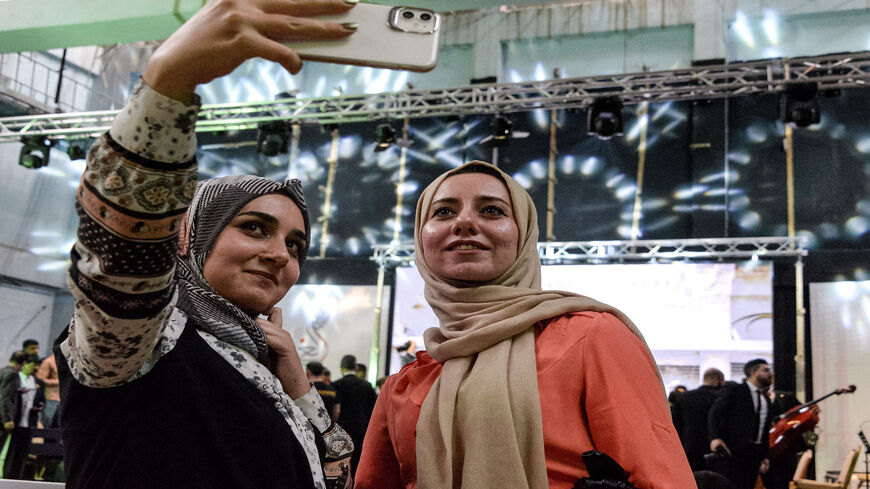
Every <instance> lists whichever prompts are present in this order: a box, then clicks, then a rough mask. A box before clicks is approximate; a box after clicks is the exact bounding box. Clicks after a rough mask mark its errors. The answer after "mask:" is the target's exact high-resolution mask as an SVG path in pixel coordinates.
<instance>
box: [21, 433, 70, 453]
mask: <svg viewBox="0 0 870 489" xmlns="http://www.w3.org/2000/svg"><path fill="white" fill-rule="evenodd" d="M27 453H28V454H29V455H34V456H37V457H63V439H62V438H61V436H60V428H46V429H35V428H34V429H32V430H30V446H29V447H28V450H27Z"/></svg>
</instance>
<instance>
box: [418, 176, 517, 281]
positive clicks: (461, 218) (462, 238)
mask: <svg viewBox="0 0 870 489" xmlns="http://www.w3.org/2000/svg"><path fill="white" fill-rule="evenodd" d="M426 212H427V214H426V219H427V221H426V223H425V224H424V225H423V228H422V229H421V230H420V238H421V243H422V247H423V258H424V259H425V260H426V265H428V266H429V269H430V270H431V271H432V273H433V274H434V275H436V276H438V277H441V278H446V279H452V280H461V281H466V282H481V283H483V282H489V281H491V280H493V279H495V278H497V277H499V276H500V275H502V274H503V273H504V272H506V271H507V270H508V268H510V266H511V265H513V263H514V261H516V259H517V249H518V243H519V229H518V228H517V223H516V220H515V218H514V211H513V207H512V205H511V197H510V193H509V192H508V189H507V186H505V184H504V183H503V182H502V181H501V180H499V179H498V178H496V177H494V176H492V175H488V174H485V173H461V174H458V175H453V176H450V177H448V178H446V179H445V180H444V181H443V182H441V185H440V186H439V187H438V190H437V191H436V192H435V196H434V197H433V199H432V205H431V206H430V207H429V209H427V211H426Z"/></svg>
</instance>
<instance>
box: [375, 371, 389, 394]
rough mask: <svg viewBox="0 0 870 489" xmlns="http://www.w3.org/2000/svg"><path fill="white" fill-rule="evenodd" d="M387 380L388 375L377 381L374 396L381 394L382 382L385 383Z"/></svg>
mask: <svg viewBox="0 0 870 489" xmlns="http://www.w3.org/2000/svg"><path fill="white" fill-rule="evenodd" d="M388 378H390V377H389V375H384V376H383V377H381V378H379V379H378V381H377V383H376V384H375V394H380V393H381V387H383V386H384V382H386V381H387V379H388Z"/></svg>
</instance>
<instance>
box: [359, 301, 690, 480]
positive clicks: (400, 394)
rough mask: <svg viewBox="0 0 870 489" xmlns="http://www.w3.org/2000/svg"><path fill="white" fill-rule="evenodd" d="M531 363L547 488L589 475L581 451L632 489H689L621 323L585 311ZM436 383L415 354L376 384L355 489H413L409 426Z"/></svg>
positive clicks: (547, 330)
mask: <svg viewBox="0 0 870 489" xmlns="http://www.w3.org/2000/svg"><path fill="white" fill-rule="evenodd" d="M535 355H536V364H537V371H538V393H539V395H540V398H541V416H542V422H543V431H544V455H545V458H546V462H547V476H548V479H549V486H550V489H571V488H572V487H573V485H574V482H575V481H576V480H577V479H579V478H582V477H586V476H587V475H588V473H587V472H586V469H585V466H584V465H583V461H582V459H581V457H580V454H582V453H583V452H585V451H587V450H599V451H602V452H604V453H606V454H608V455H610V456H611V457H612V458H614V459H615V460H616V461H617V462H619V463H620V464H621V465H622V466H623V468H625V470H626V472H628V474H629V481H630V482H631V483H632V484H634V485H635V486H636V487H638V488H640V489H653V488H661V489H695V488H696V485H695V479H694V477H693V476H692V472H691V469H690V468H689V464H688V462H687V461H686V456H685V453H684V452H683V449H682V446H681V445H680V439H679V437H678V436H677V433H676V431H675V430H674V426H673V423H672V422H671V417H670V413H669V411H668V408H667V403H666V402H665V393H664V390H663V388H662V384H661V382H660V381H659V378H658V376H657V375H656V372H655V369H656V366H655V365H654V363H653V362H652V359H651V358H650V356H649V355H648V354H647V352H646V349H645V348H644V346H643V344H642V343H641V342H640V340H639V339H638V338H637V337H636V336H634V334H632V333H631V331H629V329H628V328H627V327H626V326H625V325H624V324H622V322H621V321H619V320H618V319H617V318H616V317H614V316H612V315H610V314H606V313H604V314H602V313H597V312H589V311H583V312H576V313H570V314H565V315H562V316H559V317H556V318H553V319H550V320H548V321H542V322H541V323H538V324H537V325H535ZM440 374H441V364H440V363H438V362H436V361H435V360H434V359H433V358H432V357H430V356H429V355H428V354H427V353H426V352H418V353H417V360H416V361H415V362H413V363H410V364H408V365H406V366H405V367H404V368H402V370H401V371H400V372H398V373H397V374H395V375H393V376H391V377H390V378H389V379H388V380H387V382H386V383H385V384H384V386H383V388H382V389H381V394H380V396H379V397H378V401H377V404H376V405H375V409H374V412H373V413H372V418H371V421H370V422H369V428H368V431H367V432H366V437H365V441H364V442H363V449H362V458H361V460H360V463H359V467H358V468H357V473H356V476H355V487H356V489H401V488H407V489H412V488H416V487H417V460H416V455H415V452H416V450H415V442H416V440H415V438H416V436H415V435H416V425H417V418H418V417H419V415H420V406H421V405H422V404H423V400H424V399H425V398H426V394H427V393H428V392H429V388H430V387H431V386H432V384H433V383H434V382H435V379H437V378H438V376H439V375H440ZM481 409H486V406H481ZM492 449H493V450H498V449H499V448H498V447H493V448H492ZM493 470H498V467H493Z"/></svg>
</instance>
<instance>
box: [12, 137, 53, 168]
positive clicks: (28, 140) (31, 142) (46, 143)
mask: <svg viewBox="0 0 870 489" xmlns="http://www.w3.org/2000/svg"><path fill="white" fill-rule="evenodd" d="M21 144H22V146H21V152H20V153H19V154H18V164H19V165H21V166H23V167H25V168H30V169H33V170H35V169H37V168H42V167H43V166H46V165H48V157H49V155H50V154H51V147H52V146H54V141H52V140H51V139H48V138H46V137H43V136H21Z"/></svg>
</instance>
